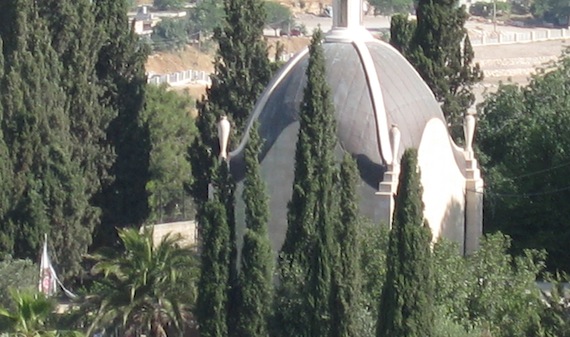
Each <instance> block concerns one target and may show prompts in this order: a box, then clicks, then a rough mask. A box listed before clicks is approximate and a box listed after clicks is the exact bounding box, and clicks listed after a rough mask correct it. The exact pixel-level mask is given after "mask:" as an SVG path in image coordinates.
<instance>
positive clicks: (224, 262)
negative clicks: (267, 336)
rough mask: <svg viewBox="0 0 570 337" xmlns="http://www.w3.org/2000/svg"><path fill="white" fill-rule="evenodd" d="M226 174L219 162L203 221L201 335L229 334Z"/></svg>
mask: <svg viewBox="0 0 570 337" xmlns="http://www.w3.org/2000/svg"><path fill="white" fill-rule="evenodd" d="M225 175H227V166H226V165H225V163H222V164H218V165H217V169H216V176H215V182H214V186H216V192H215V193H214V197H213V199H212V200H208V201H207V202H206V203H204V205H203V209H202V217H201V222H200V235H201V239H202V240H201V243H202V245H201V254H200V256H201V264H200V265H201V273H200V280H199V282H198V300H197V303H196V316H197V318H198V325H199V330H200V336H204V337H226V336H228V326H227V316H228V312H227V305H228V279H229V277H230V271H229V266H230V242H229V239H230V228H229V224H228V219H227V213H226V207H225V205H224V202H225V200H224V199H225V198H224V196H223V186H220V185H223V184H224V180H225V178H224V177H223V176H225Z"/></svg>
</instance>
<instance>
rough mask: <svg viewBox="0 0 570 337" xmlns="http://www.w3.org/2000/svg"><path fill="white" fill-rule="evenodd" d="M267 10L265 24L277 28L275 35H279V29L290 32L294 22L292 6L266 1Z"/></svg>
mask: <svg viewBox="0 0 570 337" xmlns="http://www.w3.org/2000/svg"><path fill="white" fill-rule="evenodd" d="M265 10H266V11H267V17H266V18H265V22H264V23H265V26H267V27H270V28H272V29H273V30H275V35H277V30H278V29H281V30H284V31H287V32H289V29H290V28H291V26H292V25H293V23H294V19H293V12H292V11H291V8H289V7H287V6H284V5H282V4H280V3H277V2H273V1H266V2H265Z"/></svg>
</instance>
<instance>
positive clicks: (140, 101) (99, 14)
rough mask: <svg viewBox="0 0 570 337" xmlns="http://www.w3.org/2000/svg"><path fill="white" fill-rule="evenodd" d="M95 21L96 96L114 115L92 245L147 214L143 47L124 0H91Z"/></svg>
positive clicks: (108, 133) (147, 144)
mask: <svg viewBox="0 0 570 337" xmlns="http://www.w3.org/2000/svg"><path fill="white" fill-rule="evenodd" d="M93 3H94V6H95V8H96V13H95V20H96V22H98V23H99V25H100V26H101V27H102V28H103V31H104V39H103V46H102V48H101V49H99V53H98V59H97V63H96V65H95V69H96V74H97V78H98V79H99V84H100V85H101V86H102V91H101V93H100V95H99V99H100V100H101V101H102V102H103V104H104V106H105V107H106V108H110V109H113V110H114V113H115V116H116V117H114V118H113V119H112V120H111V121H110V122H109V126H108V128H107V130H106V137H107V141H108V143H109V145H110V146H111V147H112V148H113V150H114V152H115V155H116V158H115V161H114V163H113V165H112V167H111V169H110V172H111V178H112V179H113V181H112V182H111V181H106V182H105V186H104V189H103V194H102V196H101V197H100V198H98V199H97V200H96V201H97V203H99V204H100V205H101V207H102V209H103V216H102V224H103V226H102V227H101V228H100V229H99V231H98V232H97V236H98V237H97V241H98V242H97V245H105V244H113V243H114V242H115V241H116V235H117V233H116V231H115V228H116V227H125V226H139V225H141V224H142V223H143V222H144V221H145V220H146V218H147V217H148V213H149V208H148V197H147V193H146V183H147V182H148V179H149V153H150V134H149V131H148V127H147V125H145V123H144V122H143V116H142V115H143V110H144V91H145V87H146V81H147V79H146V75H145V69H144V63H145V61H146V58H147V54H148V49H147V48H145V47H144V45H143V44H142V43H141V42H140V41H139V40H138V37H137V36H136V35H135V34H134V32H133V31H132V30H131V29H130V27H129V24H128V18H127V9H128V6H127V4H126V1H124V0H119V1H117V0H94V1H93Z"/></svg>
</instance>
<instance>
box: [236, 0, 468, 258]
mask: <svg viewBox="0 0 570 337" xmlns="http://www.w3.org/2000/svg"><path fill="white" fill-rule="evenodd" d="M347 1H352V3H353V4H356V5H355V6H353V7H357V5H358V4H359V3H360V2H359V1H358V0H336V1H335V4H336V7H337V8H339V7H340V8H342V6H345V12H347V11H348V15H344V16H343V15H342V11H337V10H336V9H335V11H334V13H335V14H336V13H339V12H340V13H341V15H340V17H335V18H333V29H332V30H331V31H330V32H328V33H327V35H326V39H325V41H324V43H323V49H324V55H325V62H326V81H327V83H328V85H329V87H330V88H331V99H332V100H333V105H334V109H335V118H336V122H337V136H338V144H339V149H343V150H344V151H347V152H348V153H350V154H351V155H352V156H353V157H354V158H356V161H357V164H358V169H359V173H360V177H361V184H360V186H359V187H358V188H359V191H360V212H361V214H362V215H364V216H366V217H368V218H369V219H371V220H372V221H374V222H376V223H379V222H384V223H386V224H389V222H390V219H391V216H392V212H393V194H394V192H395V191H396V188H395V186H397V174H398V171H399V169H398V167H399V159H400V157H401V155H402V153H403V152H404V150H405V149H406V148H416V149H418V162H419V165H420V169H421V171H422V185H423V188H424V195H423V201H424V204H425V211H424V214H425V217H426V219H427V220H428V222H429V223H430V226H431V228H432V232H433V234H434V237H438V236H439V235H445V236H447V237H448V238H451V239H453V240H455V241H457V242H459V243H460V244H463V243H464V242H466V239H465V236H466V232H467V231H468V230H467V225H466V222H465V221H466V220H465V219H466V215H465V213H464V212H465V200H466V199H465V198H466V197H465V191H466V190H465V186H466V175H467V174H468V172H467V171H468V170H467V167H468V166H469V165H471V166H473V165H475V166H476V163H475V164H472V162H469V163H468V161H467V160H466V155H465V153H466V152H465V151H464V150H463V149H461V148H459V147H457V146H456V145H455V144H454V143H453V141H452V140H451V138H450V137H449V133H448V130H447V126H446V122H445V118H444V116H443V113H442V111H441V108H440V105H439V103H438V102H437V101H436V100H435V98H434V95H433V93H432V92H431V90H430V89H429V87H428V86H427V85H426V83H425V82H424V81H423V80H422V78H421V77H420V76H419V74H418V73H417V72H416V70H415V69H414V68H413V67H412V66H411V65H410V63H409V62H408V61H407V60H406V59H405V58H404V57H403V56H402V55H401V54H400V53H399V52H398V51H397V50H396V49H394V48H393V47H392V46H390V45H389V44H387V43H385V42H382V41H379V40H376V39H374V38H373V37H372V36H371V34H370V33H369V32H368V31H366V30H365V29H364V28H363V27H362V25H361V24H360V22H361V19H360V15H361V12H360V10H359V8H357V10H352V12H351V11H350V9H351V8H352V7H349V8H347V7H348V2H347ZM355 22H356V23H355ZM308 60H309V53H308V48H306V49H305V50H303V51H302V52H300V53H298V54H296V55H295V56H294V57H293V58H292V59H291V60H289V62H288V63H287V64H286V65H284V66H283V68H282V69H281V71H280V72H279V73H278V74H277V75H276V76H275V77H274V78H273V80H272V81H271V83H270V84H269V85H268V86H267V88H266V89H265V91H264V92H263V94H262V95H261V97H260V99H259V100H258V102H257V104H256V106H255V108H254V110H253V111H252V113H251V115H250V119H249V121H248V123H247V129H246V130H245V132H244V133H243V134H244V136H243V138H242V139H241V140H240V142H239V145H238V147H237V148H236V149H235V150H234V151H232V152H231V153H230V155H229V157H230V168H231V171H232V174H233V176H234V177H235V178H236V180H237V181H238V189H240V188H241V185H242V184H241V181H242V180H243V177H244V161H243V156H244V152H245V151H244V149H245V145H246V144H247V140H248V131H249V129H250V127H251V125H252V124H253V122H255V121H257V122H258V123H259V132H260V136H261V138H262V139H263V140H264V144H263V147H262V151H261V155H260V161H261V171H262V175H263V177H264V179H265V181H266V182H267V186H268V195H269V205H270V213H271V219H270V225H269V232H270V237H271V240H272V242H273V246H274V248H275V249H279V247H280V246H281V244H282V242H283V240H284V238H285V233H286V228H287V227H286V226H287V204H288V202H289V200H290V199H291V195H292V184H293V178H294V164H295V163H294V161H295V160H294V158H295V149H296V143H297V134H298V130H299V111H300V106H301V102H302V100H303V93H304V88H305V85H306V82H307V78H306V68H307V65H308ZM394 129H397V130H398V131H399V132H397V133H398V136H397V137H394V136H393V134H391V132H393V130H394ZM391 130H392V131H391ZM395 138H397V140H396V141H395ZM394 142H397V143H398V144H394ZM393 152H396V153H393ZM383 185H385V186H383ZM238 193H241V192H240V191H239V190H238ZM477 200H478V199H477ZM237 206H238V207H237V217H238V219H237V221H238V225H239V223H240V222H241V223H242V224H241V226H242V227H243V220H242V219H240V216H241V217H242V218H243V205H242V204H240V201H238V205H237ZM240 213H241V215H240ZM476 230H478V229H476ZM238 232H239V228H238Z"/></svg>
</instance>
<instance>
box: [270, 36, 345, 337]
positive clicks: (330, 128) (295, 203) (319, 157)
mask: <svg viewBox="0 0 570 337" xmlns="http://www.w3.org/2000/svg"><path fill="white" fill-rule="evenodd" d="M322 40H323V34H322V32H321V31H320V30H317V31H316V32H315V33H314V34H313V38H312V40H311V45H310V47H309V52H310V56H309V64H308V67H307V86H306V87H305V90H304V96H303V102H302V103H301V111H300V126H299V139H298V141H297V149H296V154H295V178H294V182H293V196H292V199H291V202H290V203H289V213H288V228H287V234H286V237H285V243H284V245H283V248H282V254H281V261H280V263H281V268H282V271H286V270H288V269H289V268H293V269H297V268H298V270H299V272H300V275H301V276H300V277H301V279H300V284H299V285H298V286H297V288H298V290H297V291H299V292H300V294H299V296H297V298H300V299H301V301H302V304H301V306H300V308H299V309H300V310H301V312H297V313H294V314H293V313H290V315H288V317H293V316H294V315H296V316H297V317H300V318H301V319H299V320H297V321H294V322H282V326H281V328H282V329H284V331H283V334H284V335H287V334H289V335H291V334H292V333H296V334H298V335H303V336H315V337H316V336H328V334H329V332H330V324H331V322H330V317H331V316H330V315H331V310H330V306H331V273H332V269H333V268H334V237H333V235H334V234H333V231H334V228H333V227H334V223H335V222H334V221H335V219H334V214H333V210H334V209H335V207H336V203H335V197H334V196H335V194H336V193H335V184H334V179H335V176H336V175H337V168H336V162H335V156H334V151H335V146H336V122H335V119H334V108H333V105H332V100H331V96H330V95H331V94H330V88H329V86H328V84H327V83H326V77H325V58H324V51H323V47H322V45H321V43H322ZM282 276H283V275H282ZM287 286H288V285H286V284H285V285H284V287H287ZM293 288H295V287H293ZM286 325H287V326H286ZM288 329H291V330H288Z"/></svg>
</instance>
